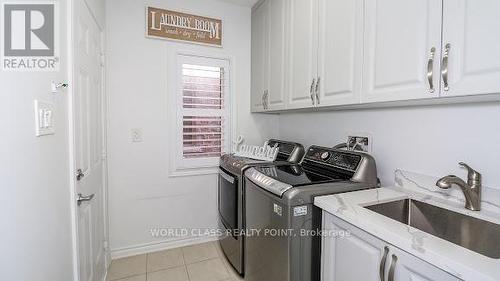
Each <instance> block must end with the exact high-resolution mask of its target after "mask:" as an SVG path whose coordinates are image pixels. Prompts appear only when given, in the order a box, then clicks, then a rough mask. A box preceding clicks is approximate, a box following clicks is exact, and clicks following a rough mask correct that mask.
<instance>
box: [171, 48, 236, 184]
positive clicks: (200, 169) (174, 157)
mask: <svg viewBox="0 0 500 281" xmlns="http://www.w3.org/2000/svg"><path fill="white" fill-rule="evenodd" d="M182 56H185V57H194V59H196V60H199V59H201V60H203V59H207V60H221V61H225V64H226V66H227V67H228V70H229V71H228V72H229V73H227V74H226V75H227V76H228V79H229V84H228V85H227V87H228V92H229V95H227V97H225V100H224V102H225V104H226V106H229V108H228V110H227V114H226V116H227V117H226V118H227V120H226V121H227V122H228V123H227V125H226V126H227V133H226V138H227V140H226V143H225V146H226V149H225V150H226V151H227V152H231V149H232V140H233V139H234V132H235V129H236V122H235V120H236V114H235V112H236V110H234V108H235V106H236V102H235V100H236V98H235V97H234V95H235V94H234V89H235V87H234V85H235V82H234V69H235V68H234V59H233V57H231V56H226V55H223V54H222V55H221V54H218V53H209V54H203V53H200V52H193V51H179V50H175V51H170V52H168V55H167V61H169V62H174V63H171V64H169V67H168V71H167V93H175V94H174V95H171V94H167V95H168V103H169V105H168V111H169V112H170V114H168V118H169V119H170V120H169V130H168V133H169V134H170V138H169V139H170V143H169V149H168V152H169V177H183V176H196V175H208V174H216V173H218V166H219V158H214V159H213V161H206V162H205V163H202V164H200V165H186V164H183V163H182V162H185V161H180V160H181V159H182V158H183V157H182V143H183V140H182V116H183V115H182V109H180V107H179V106H178V105H179V104H182V95H180V90H181V87H182V80H179V74H180V72H181V71H182V69H180V67H179V66H180V65H181V64H182V63H181V58H182ZM183 160H184V159H183ZM197 160H199V159H197ZM188 162H190V161H188Z"/></svg>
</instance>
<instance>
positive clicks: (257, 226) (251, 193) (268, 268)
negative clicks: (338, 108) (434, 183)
mask: <svg viewBox="0 0 500 281" xmlns="http://www.w3.org/2000/svg"><path fill="white" fill-rule="evenodd" d="M378 186H379V181H378V178H377V171H376V165H375V160H374V159H373V158H372V157H371V156H370V155H368V154H365V153H362V152H354V151H345V150H338V149H332V148H325V147H319V146H312V147H311V148H309V150H308V151H307V153H306V156H305V157H304V160H303V161H302V163H301V164H286V165H283V164H281V165H280V164H275V165H264V166H258V167H253V168H250V169H247V170H246V172H245V202H246V208H245V210H246V215H245V216H246V237H245V239H246V242H245V280H248V281H311V280H314V281H316V280H320V264H321V262H320V257H321V254H320V249H321V245H320V243H321V236H320V235H319V232H318V231H319V230H320V229H321V210H320V209H319V208H317V207H315V206H314V205H313V200H314V197H316V196H321V195H327V194H335V193H343V192H351V191H356V190H362V189H370V188H377V187H378Z"/></svg>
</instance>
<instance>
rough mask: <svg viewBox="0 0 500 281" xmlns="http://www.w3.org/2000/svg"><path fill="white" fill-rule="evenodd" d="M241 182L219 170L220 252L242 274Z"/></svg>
mask: <svg viewBox="0 0 500 281" xmlns="http://www.w3.org/2000/svg"><path fill="white" fill-rule="evenodd" d="M241 184H242V183H241V182H239V180H238V177H237V176H234V175H231V174H229V173H228V172H226V170H224V169H222V168H220V169H219V187H218V210H219V221H220V228H221V230H222V231H223V235H222V237H221V238H220V240H219V244H220V246H221V249H222V252H223V253H224V255H225V256H226V258H227V260H228V261H229V263H230V264H231V265H232V266H233V267H234V269H235V270H236V271H237V272H238V273H239V274H243V240H244V237H243V236H239V234H240V233H239V232H241V229H242V218H241V212H242V200H240V198H241V197H242V194H241V188H240V186H241Z"/></svg>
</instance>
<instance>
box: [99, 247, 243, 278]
mask: <svg viewBox="0 0 500 281" xmlns="http://www.w3.org/2000/svg"><path fill="white" fill-rule="evenodd" d="M107 280H108V281H115V280H119V281H239V280H243V279H242V278H241V277H239V276H238V274H237V273H236V272H235V271H234V269H233V268H232V267H231V265H230V264H229V263H228V262H227V261H226V259H225V257H224V254H223V253H222V251H221V249H220V247H219V243H218V242H209V243H204V244H198V245H193V246H187V247H182V248H177V249H171V250H165V251H161V252H154V253H149V254H144V255H138V256H133V257H128V258H123V259H117V260H114V261H113V262H112V263H111V266H110V268H109V270H108V277H107Z"/></svg>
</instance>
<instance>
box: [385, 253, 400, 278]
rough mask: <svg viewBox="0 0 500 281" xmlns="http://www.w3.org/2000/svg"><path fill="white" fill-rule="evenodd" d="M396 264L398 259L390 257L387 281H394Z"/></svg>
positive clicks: (393, 256) (394, 256)
mask: <svg viewBox="0 0 500 281" xmlns="http://www.w3.org/2000/svg"><path fill="white" fill-rule="evenodd" d="M397 262H398V257H397V256H396V255H392V261H391V267H390V268H389V279H387V280H388V281H394V271H396V263H397Z"/></svg>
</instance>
